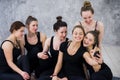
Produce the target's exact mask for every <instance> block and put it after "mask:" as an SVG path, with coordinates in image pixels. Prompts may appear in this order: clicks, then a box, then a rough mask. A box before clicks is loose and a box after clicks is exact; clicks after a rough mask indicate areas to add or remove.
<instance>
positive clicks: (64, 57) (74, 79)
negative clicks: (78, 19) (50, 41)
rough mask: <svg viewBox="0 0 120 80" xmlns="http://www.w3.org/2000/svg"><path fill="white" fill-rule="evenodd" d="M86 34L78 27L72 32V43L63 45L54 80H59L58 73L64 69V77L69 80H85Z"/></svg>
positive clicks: (53, 76) (68, 42)
mask: <svg viewBox="0 0 120 80" xmlns="http://www.w3.org/2000/svg"><path fill="white" fill-rule="evenodd" d="M84 34H85V32H84V29H83V27H82V26H80V25H77V26H75V27H74V28H73V30H72V41H67V42H64V43H62V44H61V46H60V51H59V56H58V61H57V64H56V67H55V70H54V73H53V75H52V80H59V78H58V73H59V72H60V70H61V68H62V67H63V70H64V76H66V77H67V79H68V80H84V76H85V75H84V71H83V66H82V63H83V58H82V56H83V53H84V52H85V51H86V49H85V48H84V47H83V44H82V40H83V37H84Z"/></svg>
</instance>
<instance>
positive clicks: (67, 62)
mask: <svg viewBox="0 0 120 80" xmlns="http://www.w3.org/2000/svg"><path fill="white" fill-rule="evenodd" d="M68 43H69V41H68V42H64V43H62V44H61V46H60V51H61V52H63V69H64V71H65V73H66V75H67V76H84V71H83V65H82V63H83V57H82V56H83V53H84V52H85V51H86V48H84V47H83V45H81V46H80V48H79V49H78V50H77V52H76V53H75V54H74V55H69V54H68V52H67V49H68V46H69V45H68Z"/></svg>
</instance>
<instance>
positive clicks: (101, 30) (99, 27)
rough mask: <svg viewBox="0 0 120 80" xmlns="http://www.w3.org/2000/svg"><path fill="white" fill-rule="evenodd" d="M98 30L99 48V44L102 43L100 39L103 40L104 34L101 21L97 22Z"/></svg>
mask: <svg viewBox="0 0 120 80" xmlns="http://www.w3.org/2000/svg"><path fill="white" fill-rule="evenodd" d="M98 30H99V31H100V34H99V48H100V49H101V44H102V40H103V36H104V26H103V23H101V22H98Z"/></svg>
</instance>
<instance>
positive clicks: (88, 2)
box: [84, 1, 92, 8]
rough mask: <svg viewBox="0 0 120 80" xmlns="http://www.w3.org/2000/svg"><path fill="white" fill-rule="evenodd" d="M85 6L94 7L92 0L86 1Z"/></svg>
mask: <svg viewBox="0 0 120 80" xmlns="http://www.w3.org/2000/svg"><path fill="white" fill-rule="evenodd" d="M84 7H85V8H86V7H92V6H91V3H90V1H85V2H84Z"/></svg>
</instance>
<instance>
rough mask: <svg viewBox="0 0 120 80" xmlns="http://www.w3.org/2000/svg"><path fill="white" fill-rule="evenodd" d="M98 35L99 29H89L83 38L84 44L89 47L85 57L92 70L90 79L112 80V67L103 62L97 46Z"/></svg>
mask: <svg viewBox="0 0 120 80" xmlns="http://www.w3.org/2000/svg"><path fill="white" fill-rule="evenodd" d="M98 35H99V32H98V31H89V32H87V33H86V35H85V37H84V40H83V45H84V47H86V48H87V51H86V52H85V53H84V54H83V57H84V59H85V61H86V63H87V67H88V70H89V72H90V80H112V72H111V70H110V68H109V67H108V66H107V65H106V64H105V63H104V62H103V59H102V54H101V51H100V49H98V48H96V47H95V46H96V45H97V46H98ZM97 51H98V53H97Z"/></svg>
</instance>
